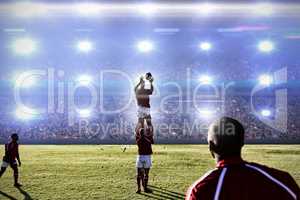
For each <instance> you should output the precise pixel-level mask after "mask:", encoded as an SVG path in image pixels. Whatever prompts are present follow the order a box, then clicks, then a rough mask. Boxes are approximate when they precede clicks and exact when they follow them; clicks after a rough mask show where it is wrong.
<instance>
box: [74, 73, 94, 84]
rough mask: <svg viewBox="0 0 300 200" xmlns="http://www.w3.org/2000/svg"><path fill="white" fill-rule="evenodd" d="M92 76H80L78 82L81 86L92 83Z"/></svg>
mask: <svg viewBox="0 0 300 200" xmlns="http://www.w3.org/2000/svg"><path fill="white" fill-rule="evenodd" d="M92 80H93V79H92V77H91V76H89V75H86V74H84V75H81V76H79V77H78V79H77V81H78V84H79V85H81V86H88V85H90V84H91V83H92Z"/></svg>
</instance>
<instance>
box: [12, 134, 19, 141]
mask: <svg viewBox="0 0 300 200" xmlns="http://www.w3.org/2000/svg"><path fill="white" fill-rule="evenodd" d="M10 137H11V138H12V139H16V140H18V139H19V136H18V134H17V133H13V134H11V136H10Z"/></svg>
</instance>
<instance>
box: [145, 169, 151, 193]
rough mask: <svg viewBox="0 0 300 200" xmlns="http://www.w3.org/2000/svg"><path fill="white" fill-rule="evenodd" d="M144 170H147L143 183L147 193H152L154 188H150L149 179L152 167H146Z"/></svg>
mask: <svg viewBox="0 0 300 200" xmlns="http://www.w3.org/2000/svg"><path fill="white" fill-rule="evenodd" d="M144 171H145V174H144V181H143V183H144V191H145V192H146V193H151V192H152V190H151V189H149V188H148V180H149V172H150V168H145V169H144Z"/></svg>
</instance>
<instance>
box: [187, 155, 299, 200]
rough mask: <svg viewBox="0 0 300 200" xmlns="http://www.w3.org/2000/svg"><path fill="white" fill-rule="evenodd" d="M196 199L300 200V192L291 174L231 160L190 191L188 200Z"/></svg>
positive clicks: (221, 162)
mask: <svg viewBox="0 0 300 200" xmlns="http://www.w3.org/2000/svg"><path fill="white" fill-rule="evenodd" d="M196 199H197V200H198V199H201V200H202V199H214V200H217V199H230V200H244V199H245V200H246V199H247V200H252V199H255V200H259V199H264V200H266V199H272V200H277V199H278V200H297V199H298V200H299V199H300V189H299V187H298V185H297V183H296V182H295V181H294V179H293V178H292V177H291V176H290V175H289V174H288V173H287V172H283V171H280V170H277V169H273V168H269V167H266V166H263V165H259V164H256V163H248V162H245V161H243V160H242V159H241V158H231V159H225V160H222V161H220V162H218V164H217V168H216V169H215V170H212V171H209V172H208V173H206V174H205V175H204V176H203V177H202V178H200V179H199V180H198V181H196V182H195V183H194V184H193V185H192V186H191V187H190V189H189V190H188V192H187V194H186V200H196Z"/></svg>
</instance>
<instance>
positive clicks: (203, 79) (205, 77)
mask: <svg viewBox="0 0 300 200" xmlns="http://www.w3.org/2000/svg"><path fill="white" fill-rule="evenodd" d="M212 81H213V78H212V77H211V76H208V75H202V76H200V77H199V82H200V83H201V84H204V85H209V84H211V83H212Z"/></svg>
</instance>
